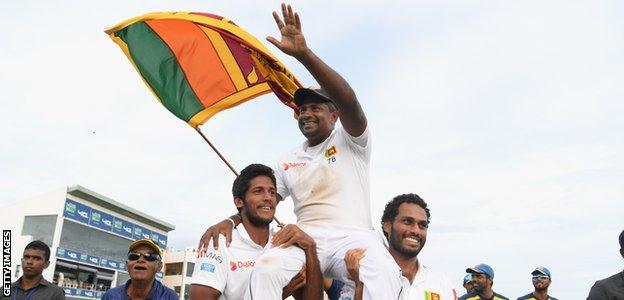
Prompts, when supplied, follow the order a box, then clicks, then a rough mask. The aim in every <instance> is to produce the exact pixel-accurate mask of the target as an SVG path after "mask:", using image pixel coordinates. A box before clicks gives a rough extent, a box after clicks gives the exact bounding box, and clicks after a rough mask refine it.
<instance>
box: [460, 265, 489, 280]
mask: <svg viewBox="0 0 624 300" xmlns="http://www.w3.org/2000/svg"><path fill="white" fill-rule="evenodd" d="M466 273H471V274H472V273H478V274H485V275H487V276H489V277H491V278H494V269H492V267H490V266H488V265H486V264H478V265H476V266H474V267H472V268H468V269H466Z"/></svg>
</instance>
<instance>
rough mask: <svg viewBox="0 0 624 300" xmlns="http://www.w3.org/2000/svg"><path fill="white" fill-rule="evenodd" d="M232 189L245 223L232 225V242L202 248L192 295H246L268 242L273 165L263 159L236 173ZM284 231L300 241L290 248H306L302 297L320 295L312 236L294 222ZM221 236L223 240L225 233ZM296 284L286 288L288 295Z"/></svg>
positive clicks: (205, 298)
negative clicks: (227, 245)
mask: <svg viewBox="0 0 624 300" xmlns="http://www.w3.org/2000/svg"><path fill="white" fill-rule="evenodd" d="M232 194H233V196H234V202H235V204H236V207H237V208H238V209H239V212H240V214H239V216H240V218H241V220H242V226H238V228H235V229H234V230H233V232H232V243H231V245H230V247H228V248H226V247H221V248H220V249H219V250H215V249H214V247H212V245H209V247H208V248H207V249H204V250H201V251H199V252H198V255H197V261H196V263H195V269H194V271H193V277H192V278H191V290H190V299H192V300H194V299H201V300H217V299H219V300H224V299H231V300H239V299H243V297H244V294H245V291H246V289H247V287H248V285H249V277H250V275H251V273H252V272H253V271H254V265H255V264H256V263H257V259H258V257H259V256H260V255H261V254H262V253H263V252H264V251H266V250H267V249H268V248H270V244H269V243H268V241H269V224H270V223H271V222H272V221H273V217H274V215H275V206H276V205H277V194H276V193H275V176H274V175H273V170H271V168H269V167H267V166H264V165H260V164H253V165H249V166H248V167H246V168H245V169H243V170H242V171H241V173H240V175H239V176H238V177H236V180H235V181H234V184H233V186H232ZM280 236H281V237H284V238H287V239H292V240H293V241H294V242H295V243H296V244H297V245H299V247H301V248H297V247H293V249H292V250H291V251H299V252H301V253H305V254H304V255H305V257H306V262H307V263H306V268H305V271H306V274H305V279H306V281H307V285H306V287H305V288H304V290H303V291H302V294H301V296H302V297H304V299H321V298H322V293H321V292H320V289H321V286H322V283H321V282H322V276H321V271H320V267H319V263H318V257H317V255H316V244H315V242H314V240H313V239H312V238H311V237H310V236H308V235H307V234H305V232H303V231H301V230H300V229H298V228H297V226H295V225H288V226H286V227H284V228H283V229H282V230H281V231H280V233H279V236H278V237H280ZM221 239H222V242H224V239H225V238H224V237H223V236H221ZM295 285H296V284H295ZM289 287H290V285H289ZM295 288H296V287H292V288H290V289H288V288H287V289H285V291H284V294H285V295H284V296H287V294H290V292H292V291H293V290H294V289H295Z"/></svg>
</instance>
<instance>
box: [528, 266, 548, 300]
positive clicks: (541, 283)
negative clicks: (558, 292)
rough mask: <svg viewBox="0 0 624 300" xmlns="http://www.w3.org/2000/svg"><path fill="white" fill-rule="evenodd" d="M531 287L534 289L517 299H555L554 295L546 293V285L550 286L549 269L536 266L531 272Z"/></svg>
mask: <svg viewBox="0 0 624 300" xmlns="http://www.w3.org/2000/svg"><path fill="white" fill-rule="evenodd" d="M531 276H532V280H533V287H534V288H535V290H534V291H533V292H531V293H529V294H526V295H524V296H522V297H520V298H518V300H557V298H555V297H551V296H550V295H548V287H549V286H550V282H551V277H550V271H549V270H548V269H546V267H537V268H535V270H533V272H531Z"/></svg>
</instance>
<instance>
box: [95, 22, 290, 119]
mask: <svg viewBox="0 0 624 300" xmlns="http://www.w3.org/2000/svg"><path fill="white" fill-rule="evenodd" d="M105 32H106V33H107V34H108V35H109V36H110V38H111V39H113V41H114V42H115V43H117V45H119V47H121V50H122V51H123V52H124V53H125V54H126V56H127V57H128V59H129V60H130V62H131V63H132V64H133V65H134V67H135V68H136V70H137V71H138V72H139V74H140V75H141V77H142V78H143V81H144V82H145V84H146V85H147V87H148V88H149V89H150V90H151V91H152V93H153V94H154V95H155V96H156V98H157V99H158V100H159V101H160V103H161V104H162V105H163V106H165V107H166V108H167V109H168V110H169V111H170V112H171V113H173V114H174V115H175V116H176V117H178V118H180V119H182V120H183V121H185V122H187V123H188V124H189V125H191V126H192V127H194V128H196V127H197V126H199V125H202V124H204V123H205V122H206V121H207V120H208V119H209V118H210V117H212V116H213V115H215V114H216V113H218V112H220V111H222V110H225V109H228V108H231V107H234V106H236V105H239V104H241V103H243V102H245V101H247V100H250V99H252V98H254V97H256V96H260V95H263V94H266V93H268V92H270V91H273V92H274V93H275V94H276V95H277V97H278V98H279V99H280V100H281V101H282V102H283V103H284V104H286V105H288V106H289V107H291V108H293V110H295V111H296V105H295V104H294V102H293V95H294V92H295V91H296V89H297V88H299V87H301V83H299V81H298V80H297V79H296V78H295V76H294V75H293V74H292V73H291V72H290V71H288V69H286V67H285V66H284V65H283V64H282V63H281V62H280V61H278V60H277V58H275V57H274V56H273V55H272V54H271V52H270V51H269V50H268V49H267V48H266V47H265V46H264V45H263V44H262V43H260V41H258V40H257V39H256V38H255V37H253V36H252V35H250V34H249V33H247V32H246V31H244V30H243V29H241V28H240V27H238V26H237V25H236V24H234V23H233V22H232V21H230V20H227V19H225V18H223V17H220V16H217V15H212V14H206V13H189V12H159V13H148V14H145V15H142V16H138V17H135V18H132V19H129V20H127V21H124V22H121V23H119V24H117V25H115V26H113V27H111V28H109V29H107V30H105Z"/></svg>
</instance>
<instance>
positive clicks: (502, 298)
mask: <svg viewBox="0 0 624 300" xmlns="http://www.w3.org/2000/svg"><path fill="white" fill-rule="evenodd" d="M492 299H494V300H496V299H500V300H509V298H507V297H505V296H503V295H501V294H499V293H497V292H494V298H492Z"/></svg>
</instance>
